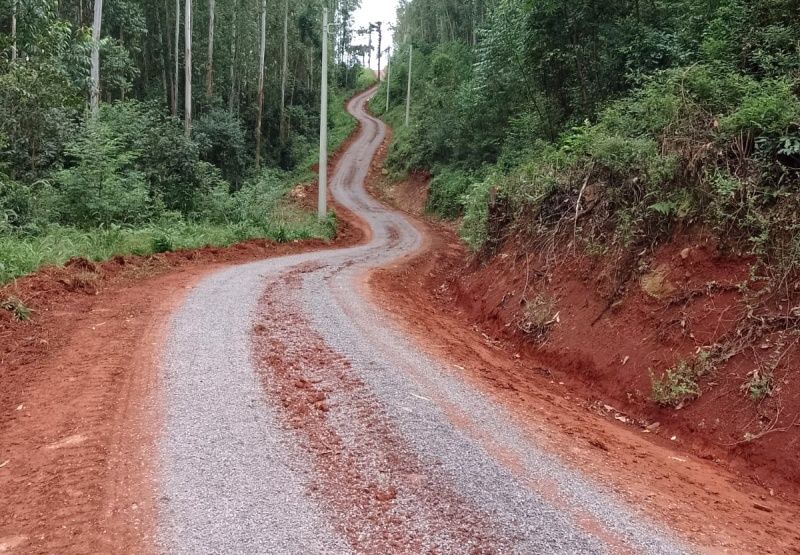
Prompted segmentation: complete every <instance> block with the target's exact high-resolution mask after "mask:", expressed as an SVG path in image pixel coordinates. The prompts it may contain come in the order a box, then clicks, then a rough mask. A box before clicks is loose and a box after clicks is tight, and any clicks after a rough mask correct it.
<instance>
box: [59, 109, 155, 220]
mask: <svg viewBox="0 0 800 555" xmlns="http://www.w3.org/2000/svg"><path fill="white" fill-rule="evenodd" d="M67 154H68V155H69V156H70V157H71V159H72V160H73V165H72V167H70V168H68V169H65V170H61V171H59V172H58V173H56V174H55V180H56V184H57V190H58V199H57V206H56V210H57V212H58V215H59V221H60V222H61V223H62V224H67V225H76V226H79V227H83V228H88V227H96V226H107V225H109V224H112V223H117V224H138V223H142V222H145V221H147V220H148V219H149V218H150V217H151V216H152V215H153V213H154V211H155V205H154V203H153V202H152V201H151V199H150V196H149V194H148V190H147V185H146V182H145V176H144V175H143V174H142V173H141V172H140V171H138V170H137V169H136V165H135V162H136V159H137V157H138V153H137V152H136V151H129V150H127V149H126V148H125V146H124V145H123V143H122V141H121V140H120V138H119V137H118V136H116V133H115V132H114V131H113V130H112V129H111V128H110V127H109V126H108V125H107V124H106V123H105V122H103V121H102V120H98V121H94V122H92V121H90V122H88V123H87V124H86V125H85V127H84V128H83V130H82V132H81V133H80V135H79V136H78V137H77V138H76V139H74V140H73V141H71V142H70V143H69V144H68V146H67Z"/></svg>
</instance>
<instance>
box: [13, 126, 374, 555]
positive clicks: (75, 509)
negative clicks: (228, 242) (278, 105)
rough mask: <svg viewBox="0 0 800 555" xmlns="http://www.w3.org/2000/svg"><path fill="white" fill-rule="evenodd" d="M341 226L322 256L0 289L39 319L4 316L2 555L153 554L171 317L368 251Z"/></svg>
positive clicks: (158, 268) (193, 254)
mask: <svg viewBox="0 0 800 555" xmlns="http://www.w3.org/2000/svg"><path fill="white" fill-rule="evenodd" d="M358 131H359V129H356V130H354V132H353V134H352V135H351V137H350V139H348V141H346V142H345V144H344V145H342V147H341V148H340V149H339V151H338V152H337V155H336V156H334V157H333V158H332V159H331V162H330V170H331V171H332V170H333V168H335V166H336V164H337V162H338V159H339V153H341V152H344V150H346V149H347V148H348V146H349V145H350V143H351V141H352V139H353V138H354V137H355V136H356V135H357V134H358ZM315 191H316V185H315V184H311V185H310V186H309V187H308V191H307V194H306V195H305V198H307V199H310V198H311V197H313V198H316V196H315ZM336 212H337V215H338V217H339V221H340V228H339V233H338V236H337V238H336V239H335V240H334V241H330V242H326V241H320V240H311V241H302V242H294V243H284V244H277V243H273V242H270V241H264V240H254V241H248V242H245V243H241V244H238V245H234V246H232V247H229V248H204V249H197V250H188V251H179V252H174V253H166V254H161V255H154V256H150V257H136V256H125V257H122V256H120V257H116V258H114V259H112V260H110V261H108V262H104V263H100V264H93V263H90V262H88V261H85V260H82V259H76V260H73V261H70V262H69V263H67V264H66V265H65V267H63V268H59V267H51V268H44V269H42V270H41V271H39V272H37V273H35V274H33V275H30V276H26V277H24V278H21V279H18V280H16V281H15V282H12V283H9V284H7V285H5V286H3V287H1V288H0V299H4V298H7V297H9V296H13V297H16V298H19V299H21V300H22V301H23V302H24V303H25V305H26V306H28V307H29V308H31V309H32V311H33V312H32V318H31V319H30V320H29V321H26V322H19V321H17V320H15V319H14V318H13V317H12V315H11V314H10V313H9V312H8V311H5V310H0V499H2V500H3V503H2V509H0V553H42V554H45V553H47V554H52V553H63V554H76V553H92V554H94V553H148V552H152V551H154V544H153V541H154V540H153V530H154V522H153V519H154V512H155V503H154V500H153V498H152V491H153V488H152V479H153V476H152V469H151V467H150V461H152V460H153V458H154V453H153V445H154V440H155V437H156V434H157V432H158V427H159V420H158V418H159V416H158V415H159V414H160V413H161V410H160V407H159V406H158V403H159V396H158V392H159V383H158V375H157V372H156V371H155V370H156V368H157V361H156V357H157V356H158V353H160V351H161V345H162V341H163V339H164V337H165V333H164V330H165V328H166V326H167V324H168V322H169V317H170V315H171V314H172V312H173V309H174V308H175V307H176V306H177V305H179V304H180V302H181V301H182V299H183V298H184V296H185V295H186V293H187V292H188V291H189V290H191V289H192V287H193V285H194V284H195V283H196V282H197V281H199V280H200V279H201V278H202V277H204V276H205V275H207V274H209V273H210V272H213V271H215V270H218V269H220V268H223V267H225V266H227V265H231V264H239V263H245V262H249V261H254V260H260V259H264V258H269V257H278V256H284V255H288V254H296V253H300V252H307V251H312V250H320V249H328V248H341V247H346V246H351V245H354V244H358V243H360V242H362V241H363V240H364V239H365V236H366V230H365V227H364V224H363V222H361V221H360V220H359V219H358V218H357V217H356V216H354V215H353V214H352V213H350V212H348V211H346V210H343V209H341V208H337V210H336Z"/></svg>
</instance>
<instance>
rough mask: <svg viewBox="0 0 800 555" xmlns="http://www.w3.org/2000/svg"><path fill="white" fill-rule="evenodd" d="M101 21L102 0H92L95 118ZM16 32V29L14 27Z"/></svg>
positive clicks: (91, 100)
mask: <svg viewBox="0 0 800 555" xmlns="http://www.w3.org/2000/svg"><path fill="white" fill-rule="evenodd" d="M102 21H103V0H94V20H93V21H92V62H91V63H92V68H91V81H92V83H91V87H92V89H91V91H90V93H89V111H90V112H91V115H92V118H96V117H97V114H98V113H99V111H100V28H101V23H102ZM15 32H16V29H15Z"/></svg>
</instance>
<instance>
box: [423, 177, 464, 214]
mask: <svg viewBox="0 0 800 555" xmlns="http://www.w3.org/2000/svg"><path fill="white" fill-rule="evenodd" d="M472 181H473V178H472V176H471V175H470V174H468V173H465V172H461V171H458V170H450V169H444V170H441V171H439V172H437V173H436V176H435V177H434V178H433V179H432V180H431V184H430V191H429V193H428V202H427V205H426V210H428V212H431V213H432V214H436V215H437V216H439V217H440V218H458V217H459V216H461V215H462V214H463V213H464V195H465V194H466V193H467V192H468V191H469V189H470V185H471V184H472Z"/></svg>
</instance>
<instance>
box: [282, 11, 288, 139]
mask: <svg viewBox="0 0 800 555" xmlns="http://www.w3.org/2000/svg"><path fill="white" fill-rule="evenodd" d="M288 78H289V0H285V2H284V4H283V69H282V71H281V141H285V140H286V132H287V131H288V129H287V126H286V82H287V79H288Z"/></svg>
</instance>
